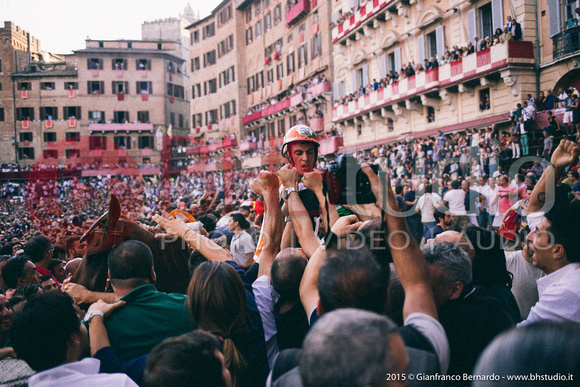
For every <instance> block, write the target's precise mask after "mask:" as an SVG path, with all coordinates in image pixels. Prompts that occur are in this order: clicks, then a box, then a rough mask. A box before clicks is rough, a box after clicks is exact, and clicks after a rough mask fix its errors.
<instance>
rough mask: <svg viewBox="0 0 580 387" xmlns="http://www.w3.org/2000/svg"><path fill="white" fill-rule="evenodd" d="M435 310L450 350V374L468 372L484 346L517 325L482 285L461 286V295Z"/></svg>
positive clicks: (471, 369)
mask: <svg viewBox="0 0 580 387" xmlns="http://www.w3.org/2000/svg"><path fill="white" fill-rule="evenodd" d="M438 312H439V321H440V322H441V325H443V328H444V329H445V333H446V334H447V338H448V339H449V347H450V350H451V362H450V363H449V370H448V374H449V375H461V374H463V373H471V372H472V371H473V368H474V366H475V362H476V361H477V358H478V357H479V355H480V354H481V352H483V350H484V349H485V347H486V346H487V345H488V344H489V343H490V342H491V341H492V340H493V339H494V338H495V337H496V336H497V335H498V334H499V333H501V332H503V331H505V330H507V329H509V328H511V327H513V326H514V325H515V324H516V321H514V320H513V319H512V317H511V316H510V314H509V311H507V310H506V309H505V308H504V307H503V306H502V305H501V303H500V302H499V301H498V300H496V299H495V298H493V297H491V296H490V295H489V294H488V293H487V291H486V289H485V288H481V287H477V288H475V289H474V288H473V287H472V286H468V287H466V288H464V290H463V293H462V295H461V297H460V298H458V299H456V300H450V301H447V302H446V303H445V304H443V305H442V306H441V307H439V309H438Z"/></svg>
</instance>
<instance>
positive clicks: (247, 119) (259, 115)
mask: <svg viewBox="0 0 580 387" xmlns="http://www.w3.org/2000/svg"><path fill="white" fill-rule="evenodd" d="M260 118H262V112H259V111H258V112H254V113H252V114H250V115H247V116H245V117H244V118H242V124H244V125H246V124H247V123H249V122H252V121H256V120H259V119H260Z"/></svg>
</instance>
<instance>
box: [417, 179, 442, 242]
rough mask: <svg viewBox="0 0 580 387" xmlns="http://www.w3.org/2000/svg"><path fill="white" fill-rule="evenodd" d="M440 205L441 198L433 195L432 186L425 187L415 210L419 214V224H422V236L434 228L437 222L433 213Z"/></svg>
mask: <svg viewBox="0 0 580 387" xmlns="http://www.w3.org/2000/svg"><path fill="white" fill-rule="evenodd" d="M440 205H441V196H439V195H437V194H436V193H433V186H432V185H431V184H427V185H425V194H424V195H423V196H421V197H420V198H419V200H418V201H417V206H416V207H415V209H416V210H417V211H419V212H421V223H422V224H423V236H424V235H425V234H427V231H429V229H430V228H431V227H434V226H435V224H437V222H436V221H435V217H434V216H433V213H434V212H435V210H436V209H437V208H438V207H439V206H440Z"/></svg>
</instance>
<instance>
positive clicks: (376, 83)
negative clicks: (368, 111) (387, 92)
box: [373, 79, 381, 91]
mask: <svg viewBox="0 0 580 387" xmlns="http://www.w3.org/2000/svg"><path fill="white" fill-rule="evenodd" d="M380 87H381V84H380V83H379V82H377V80H376V79H373V90H374V91H377V90H378V89H379V88H380Z"/></svg>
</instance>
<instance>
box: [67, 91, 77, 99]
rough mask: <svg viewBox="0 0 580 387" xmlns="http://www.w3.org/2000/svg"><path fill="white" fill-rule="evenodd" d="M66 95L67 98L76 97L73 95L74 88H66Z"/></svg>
mask: <svg viewBox="0 0 580 387" xmlns="http://www.w3.org/2000/svg"><path fill="white" fill-rule="evenodd" d="M68 97H69V98H74V97H76V95H75V90H74V89H69V90H68Z"/></svg>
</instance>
